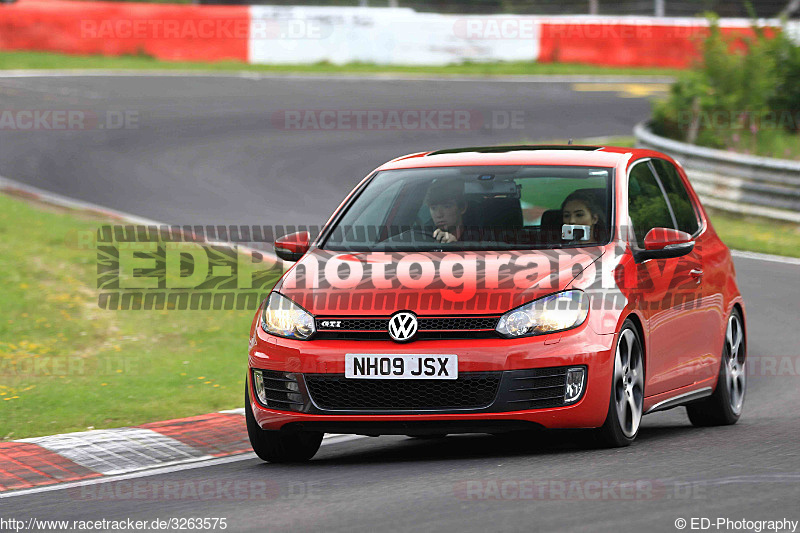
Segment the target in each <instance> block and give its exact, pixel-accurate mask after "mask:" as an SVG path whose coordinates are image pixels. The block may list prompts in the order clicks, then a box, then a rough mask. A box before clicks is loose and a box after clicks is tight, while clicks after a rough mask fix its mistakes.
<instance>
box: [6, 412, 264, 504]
mask: <svg viewBox="0 0 800 533" xmlns="http://www.w3.org/2000/svg"><path fill="white" fill-rule="evenodd" d="M251 450H252V449H251V447H250V442H249V441H248V438H247V430H246V428H245V423H244V417H243V416H242V415H241V414H238V413H236V414H234V413H230V412H228V413H212V414H208V415H201V416H194V417H190V418H182V419H177V420H168V421H165V422H155V423H151V424H144V425H142V426H138V427H126V428H118V429H100V430H92V431H81V432H76V433H65V434H63V435H52V436H49V437H35V438H30V439H20V440H17V441H11V442H5V443H0V492H5V491H9V490H18V489H30V488H33V487H37V486H42V485H51V484H55V483H60V482H64V481H78V480H83V479H90V478H94V477H98V476H113V475H119V474H127V473H130V472H135V471H139V470H144V469H149V468H154V467H160V466H168V465H174V464H180V463H185V462H191V461H201V460H204V459H211V458H215V457H224V456H228V455H233V454H238V453H244V452H248V451H251Z"/></svg>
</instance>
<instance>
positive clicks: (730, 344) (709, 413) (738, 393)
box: [686, 309, 747, 426]
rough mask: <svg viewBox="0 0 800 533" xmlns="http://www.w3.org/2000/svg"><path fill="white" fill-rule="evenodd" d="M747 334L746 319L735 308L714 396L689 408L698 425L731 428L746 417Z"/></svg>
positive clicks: (691, 418)
mask: <svg viewBox="0 0 800 533" xmlns="http://www.w3.org/2000/svg"><path fill="white" fill-rule="evenodd" d="M745 356H746V354H745V331H744V327H743V325H742V317H741V315H740V314H739V311H738V310H737V309H734V311H733V313H731V316H730V318H728V326H727V328H726V331H725V345H724V347H723V348H722V360H721V361H720V366H719V379H718V380H717V389H716V390H715V391H714V394H712V395H711V396H709V397H708V398H706V399H705V400H702V401H699V402H696V403H692V404H689V405H687V406H686V413H687V414H688V415H689V420H690V421H691V422H692V424H693V425H695V426H727V425H731V424H735V423H736V422H737V421H738V420H739V417H740V416H741V415H742V407H743V405H744V392H745V387H746V384H747V383H746V373H745V368H744V364H745Z"/></svg>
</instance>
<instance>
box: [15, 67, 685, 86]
mask: <svg viewBox="0 0 800 533" xmlns="http://www.w3.org/2000/svg"><path fill="white" fill-rule="evenodd" d="M189 76H192V77H198V78H240V79H250V80H254V81H258V80H273V79H278V80H286V79H289V80H310V81H355V82H363V81H386V82H391V81H429V82H442V81H453V82H468V83H474V82H487V83H598V82H605V83H620V84H623V83H648V84H649V83H655V84H662V83H671V82H673V81H675V78H673V77H672V76H647V75H644V76H619V75H602V74H600V75H594V76H593V75H584V74H540V75H535V74H534V75H524V74H522V75H497V76H493V75H488V76H469V75H447V74H443V75H441V76H430V75H427V74H420V75H419V76H415V75H413V74H401V73H396V72H386V73H380V72H376V73H343V74H314V73H303V72H266V71H255V70H240V71H230V72H219V71H203V70H103V69H75V70H4V71H2V72H0V79H2V78H79V77H109V78H111V77H163V78H171V77H189Z"/></svg>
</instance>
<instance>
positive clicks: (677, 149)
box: [633, 122, 800, 223]
mask: <svg viewBox="0 0 800 533" xmlns="http://www.w3.org/2000/svg"><path fill="white" fill-rule="evenodd" d="M633 135H634V137H636V146H637V148H649V149H651V150H658V151H659V152H664V153H665V154H668V155H669V156H671V157H672V158H674V159H675V160H676V161H678V162H680V164H681V165H683V168H684V170H685V171H686V175H687V176H688V177H689V181H691V182H692V186H693V187H694V189H695V191H696V192H697V194H698V195H699V196H700V198H701V200H702V201H703V203H704V204H706V205H708V206H709V207H714V208H717V209H724V210H726V211H733V212H736V213H743V214H749V215H758V216H762V217H767V218H772V219H775V220H785V221H789V222H796V223H800V161H789V160H785V159H774V158H771V157H755V156H748V155H742V154H737V153H733V152H726V151H724V150H714V149H711V148H703V147H700V146H695V145H693V144H687V143H682V142H679V141H674V140H672V139H667V138H665V137H660V136H658V135H655V134H654V133H653V132H651V131H650V129H649V128H648V125H647V123H646V122H641V123H639V124H637V125H636V127H635V128H634V130H633Z"/></svg>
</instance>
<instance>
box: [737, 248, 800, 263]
mask: <svg viewBox="0 0 800 533" xmlns="http://www.w3.org/2000/svg"><path fill="white" fill-rule="evenodd" d="M731 255H732V256H733V257H742V258H745V259H755V260H756V261H768V262H770V263H783V264H785V265H800V258H797V257H786V256H784V255H772V254H762V253H759V252H745V251H744V250H731Z"/></svg>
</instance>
